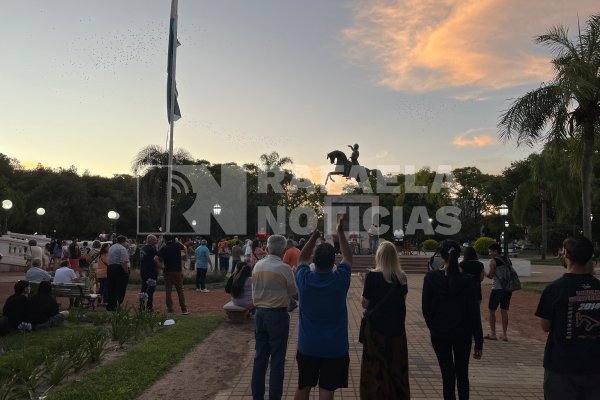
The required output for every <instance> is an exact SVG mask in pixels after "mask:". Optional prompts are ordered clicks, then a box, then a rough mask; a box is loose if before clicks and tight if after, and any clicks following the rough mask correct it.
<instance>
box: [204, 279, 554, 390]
mask: <svg viewBox="0 0 600 400" xmlns="http://www.w3.org/2000/svg"><path fill="white" fill-rule="evenodd" d="M559 272H560V270H558V269H557V273H559ZM551 275H554V274H551ZM552 277H553V276H552ZM538 280H539V279H538ZM422 282H423V275H409V279H408V285H409V292H408V297H407V315H406V331H407V337H408V351H409V376H410V390H411V397H412V398H413V399H441V398H442V379H441V374H440V371H439V367H438V364H437V359H436V357H435V353H434V352H433V349H432V347H431V343H430V341H429V331H428V329H427V326H426V325H425V321H424V320H423V317H422V315H421V288H422ZM361 294H362V284H361V283H360V281H359V279H358V277H353V278H352V284H351V287H350V291H349V293H348V314H349V340H350V373H349V382H348V384H349V387H348V388H346V389H340V390H337V391H336V396H335V397H336V398H337V399H359V398H360V396H359V380H360V360H361V354H362V345H361V344H360V343H358V328H359V326H360V318H361V316H362V308H361V306H360V297H361ZM482 308H485V307H482ZM483 316H484V314H483V313H482V317H483ZM532 320H533V318H532ZM533 322H534V323H535V324H532V326H531V328H532V329H538V321H536V320H535V321H533ZM486 331H487V323H486V322H484V332H486ZM511 333H512V336H511ZM509 337H510V342H501V341H498V342H493V341H485V343H484V348H483V357H482V359H481V360H479V361H478V360H474V359H471V362H470V368H469V377H470V382H471V398H472V399H483V400H487V399H489V400H492V399H499V398H503V399H543V397H544V396H543V391H542V379H543V374H544V370H543V367H542V359H543V352H544V343H543V342H542V341H540V340H536V339H532V338H527V337H520V336H518V335H516V334H515V332H512V331H511V330H510V326H509ZM297 339H298V312H297V311H294V312H293V313H292V314H291V326H290V339H289V342H288V351H287V356H286V376H285V381H284V398H285V399H293V397H294V393H295V390H296V383H297V379H298V368H297V366H296V360H295V354H296V347H297ZM249 346H250V347H251V348H252V349H253V348H254V343H253V342H251V343H249ZM251 377H252V359H251V358H250V359H249V361H248V362H247V365H244V366H243V367H242V373H241V374H240V375H239V376H238V377H237V378H236V379H234V380H233V381H232V382H231V384H232V385H231V387H230V388H228V389H225V390H222V391H221V392H219V393H218V395H217V396H216V397H215V399H216V400H242V399H252V392H251V389H250V381H251ZM267 381H268V372H267ZM267 392H268V390H267ZM311 398H312V399H317V398H318V390H314V389H313V390H312V392H311Z"/></svg>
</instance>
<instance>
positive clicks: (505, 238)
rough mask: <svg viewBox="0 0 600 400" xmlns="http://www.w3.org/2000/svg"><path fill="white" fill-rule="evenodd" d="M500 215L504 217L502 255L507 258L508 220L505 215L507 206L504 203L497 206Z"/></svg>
mask: <svg viewBox="0 0 600 400" xmlns="http://www.w3.org/2000/svg"><path fill="white" fill-rule="evenodd" d="M498 209H499V210H500V215H501V216H502V217H503V218H504V256H505V257H506V258H508V230H507V228H508V221H507V219H506V216H507V215H508V206H507V205H506V204H502V205H501V206H500V207H499V208H498Z"/></svg>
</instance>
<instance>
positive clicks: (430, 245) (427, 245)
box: [423, 239, 438, 251]
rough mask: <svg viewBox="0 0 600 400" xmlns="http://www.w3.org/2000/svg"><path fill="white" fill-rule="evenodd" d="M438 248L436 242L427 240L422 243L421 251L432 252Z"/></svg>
mask: <svg viewBox="0 0 600 400" xmlns="http://www.w3.org/2000/svg"><path fill="white" fill-rule="evenodd" d="M437 247H438V242H437V240H433V239H427V240H425V241H424V242H423V249H424V250H426V251H434V250H435V249H437Z"/></svg>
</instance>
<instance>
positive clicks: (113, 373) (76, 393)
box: [0, 312, 223, 400]
mask: <svg viewBox="0 0 600 400" xmlns="http://www.w3.org/2000/svg"><path fill="white" fill-rule="evenodd" d="M96 313H98V312H93V314H96ZM102 313H105V312H99V313H98V315H95V316H98V317H100V316H101V315H100V314H102ZM222 320H223V317H220V316H213V315H189V316H181V317H176V318H175V321H176V323H175V325H172V326H167V327H160V328H159V329H158V331H156V332H155V333H154V334H153V335H151V336H148V337H146V338H145V339H142V340H141V341H139V342H135V341H130V342H128V344H127V345H126V346H127V347H126V349H127V350H126V351H127V352H126V353H125V354H124V355H121V356H120V357H119V358H117V359H115V360H112V361H110V362H107V363H106V364H104V365H102V366H94V364H88V365H87V366H86V367H85V369H84V372H82V373H81V375H79V376H78V377H77V379H76V380H74V381H72V382H68V383H65V384H62V385H60V386H58V387H57V388H55V389H53V390H52V391H50V392H49V393H48V397H47V399H48V400H50V399H74V400H81V399H111V400H112V399H115V400H117V399H134V398H136V397H137V396H138V395H139V394H140V393H141V392H143V391H144V390H145V389H146V388H148V387H150V386H151V385H152V384H153V383H154V382H156V381H157V380H158V379H160V377H161V376H162V375H163V374H164V373H165V372H167V371H168V370H169V369H170V368H171V367H173V366H174V365H175V364H177V363H178V362H179V361H181V359H183V357H184V356H185V355H186V354H187V353H188V352H189V351H190V349H192V348H193V347H194V346H195V345H197V344H198V343H200V342H202V340H204V339H205V338H206V337H207V336H208V335H210V333H211V332H212V331H213V330H214V329H215V328H216V327H217V326H218V325H219V323H221V321H222ZM94 329H98V327H97V326H94V325H93V324H90V323H80V322H74V321H67V322H65V323H64V324H63V325H61V326H59V327H55V328H50V329H40V330H37V331H32V332H28V333H26V334H21V333H17V332H16V333H11V334H10V335H7V336H3V337H1V338H0V346H2V347H3V348H4V350H5V352H4V353H3V354H0V381H2V380H3V379H4V378H7V377H8V376H10V375H9V371H10V370H11V368H10V367H11V363H13V362H14V360H15V357H18V358H20V357H22V354H23V350H24V351H25V354H26V357H27V359H30V360H33V361H35V362H36V364H39V365H41V364H42V363H43V357H44V352H45V351H46V350H52V349H57V348H60V346H61V344H63V345H64V343H65V342H69V341H73V337H74V335H82V334H83V335H85V334H86V333H91V331H92V330H94ZM111 346H116V344H115V343H114V342H111V343H110V344H109V349H110V347H111ZM89 367H91V368H89Z"/></svg>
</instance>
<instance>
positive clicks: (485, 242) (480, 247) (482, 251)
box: [473, 236, 496, 256]
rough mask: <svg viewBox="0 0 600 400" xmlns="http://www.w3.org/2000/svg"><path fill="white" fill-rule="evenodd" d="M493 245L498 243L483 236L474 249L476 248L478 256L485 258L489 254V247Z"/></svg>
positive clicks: (476, 242)
mask: <svg viewBox="0 0 600 400" xmlns="http://www.w3.org/2000/svg"><path fill="white" fill-rule="evenodd" d="M493 243H496V241H495V240H494V239H492V238H491V237H486V236H482V237H480V238H479V239H477V240H476V241H475V245H474V246H473V247H475V251H476V252H477V254H479V255H480V256H485V255H487V254H488V247H490V245H491V244H493Z"/></svg>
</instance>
